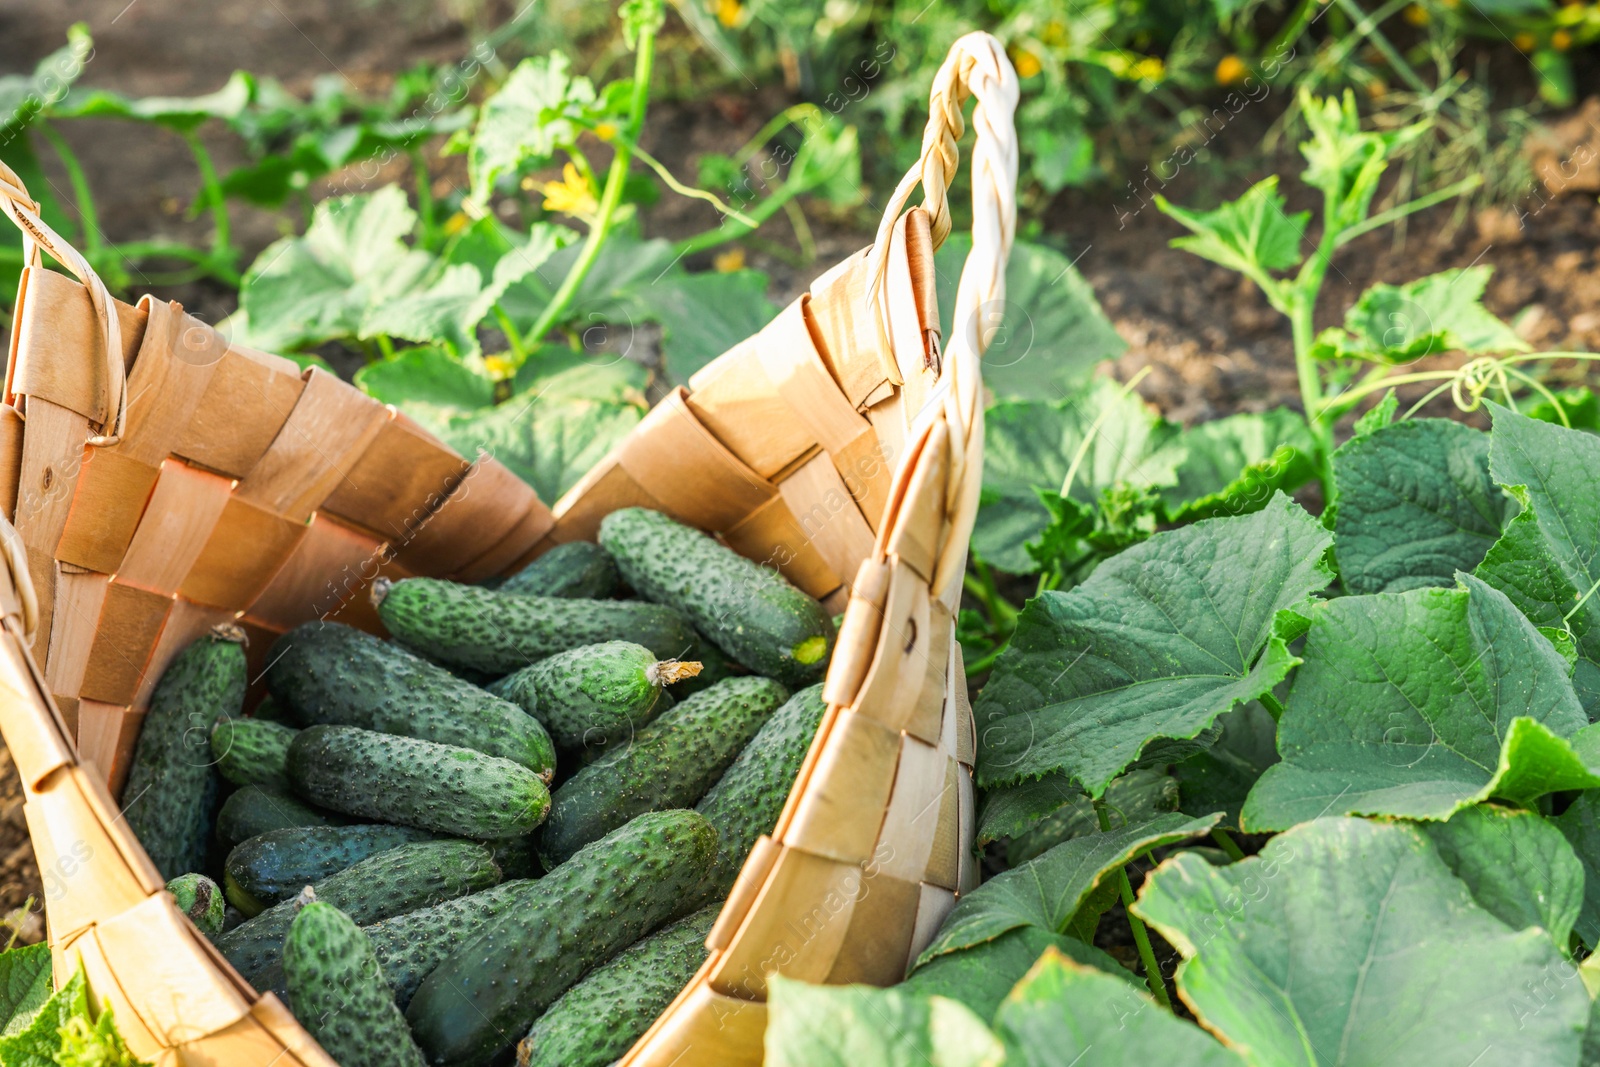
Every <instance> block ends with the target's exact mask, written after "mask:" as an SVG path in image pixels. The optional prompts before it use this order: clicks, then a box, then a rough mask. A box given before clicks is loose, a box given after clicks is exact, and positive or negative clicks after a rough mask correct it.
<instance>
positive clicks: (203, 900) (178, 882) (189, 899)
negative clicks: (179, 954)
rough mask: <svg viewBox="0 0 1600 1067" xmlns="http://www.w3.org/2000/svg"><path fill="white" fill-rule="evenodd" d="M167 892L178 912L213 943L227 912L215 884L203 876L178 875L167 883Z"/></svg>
mask: <svg viewBox="0 0 1600 1067" xmlns="http://www.w3.org/2000/svg"><path fill="white" fill-rule="evenodd" d="M167 892H169V893H171V894H172V896H173V899H174V900H176V901H177V902H178V910H179V911H181V912H183V913H184V914H185V915H187V916H188V917H189V920H190V921H191V922H193V923H194V924H195V926H196V927H197V928H199V930H200V932H201V933H202V934H205V935H206V937H208V938H210V939H211V940H213V941H215V940H216V939H217V935H218V934H220V933H222V922H223V919H224V917H225V916H226V915H227V912H228V904H227V901H225V900H223V899H222V890H221V889H219V888H217V883H215V882H213V881H212V880H211V879H209V878H207V877H206V876H205V875H203V874H180V875H178V877H176V878H174V879H173V880H172V881H170V882H168V883H167Z"/></svg>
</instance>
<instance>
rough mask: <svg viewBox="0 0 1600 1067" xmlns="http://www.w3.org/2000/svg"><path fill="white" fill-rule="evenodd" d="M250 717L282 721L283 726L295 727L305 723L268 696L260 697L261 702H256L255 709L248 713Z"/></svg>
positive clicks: (264, 720) (263, 720)
mask: <svg viewBox="0 0 1600 1067" xmlns="http://www.w3.org/2000/svg"><path fill="white" fill-rule="evenodd" d="M250 718H252V719H259V720H260V721H261V722H276V723H282V724H283V725H284V726H293V727H295V728H296V729H299V728H300V727H302V726H304V725H305V723H303V722H301V721H300V717H299V716H298V715H296V714H295V713H294V712H293V711H291V710H289V709H288V708H286V707H284V706H283V705H282V704H279V703H278V702H277V701H275V700H273V699H272V697H270V696H266V697H262V698H261V703H259V704H257V705H256V708H255V710H254V711H252V712H251V713H250Z"/></svg>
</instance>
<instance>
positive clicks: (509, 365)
mask: <svg viewBox="0 0 1600 1067" xmlns="http://www.w3.org/2000/svg"><path fill="white" fill-rule="evenodd" d="M483 366H484V369H486V370H487V371H488V372H489V377H491V378H493V379H494V380H495V381H497V382H498V381H503V380H504V379H506V378H509V377H511V376H512V375H514V374H516V373H517V365H516V363H514V362H512V359H511V356H510V355H508V354H505V353H501V354H500V355H498V356H484V357H483Z"/></svg>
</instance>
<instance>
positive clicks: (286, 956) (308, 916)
mask: <svg viewBox="0 0 1600 1067" xmlns="http://www.w3.org/2000/svg"><path fill="white" fill-rule="evenodd" d="M283 971H284V976H285V977H286V978H287V979H288V985H289V1005H290V1007H292V1008H293V1009H294V1014H295V1018H296V1019H299V1020H300V1025H302V1026H304V1027H305V1028H306V1029H307V1030H309V1031H310V1032H311V1036H312V1037H314V1038H316V1039H317V1044H319V1045H321V1046H322V1048H323V1051H325V1052H327V1054H328V1055H330V1056H332V1057H333V1058H334V1059H335V1060H337V1061H338V1062H339V1065H340V1067H425V1065H426V1061H425V1060H423V1058H422V1050H421V1049H419V1048H418V1047H417V1043H416V1042H415V1041H413V1040H412V1039H411V1031H410V1030H408V1029H407V1028H406V1020H405V1016H403V1015H401V1014H400V1009H399V1008H397V1007H395V1003H394V997H393V995H391V993H390V992H389V987H388V986H387V985H386V984H385V983H384V981H383V975H382V973H381V972H380V971H379V970H378V961H377V960H376V959H375V958H374V957H373V954H372V945H371V944H370V943H369V942H368V941H367V935H366V934H364V933H362V932H361V928H360V927H359V926H357V925H356V924H355V923H354V922H352V921H351V919H350V917H349V916H348V915H346V914H344V913H343V912H341V911H340V910H339V909H338V908H335V907H333V906H332V905H331V904H324V903H320V902H318V903H312V904H307V905H306V906H305V907H303V908H301V909H300V914H298V915H296V916H295V917H294V922H293V924H291V925H290V927H289V936H288V937H287V938H285V939H284V942H283Z"/></svg>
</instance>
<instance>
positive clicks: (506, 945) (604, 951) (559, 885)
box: [406, 811, 717, 1065]
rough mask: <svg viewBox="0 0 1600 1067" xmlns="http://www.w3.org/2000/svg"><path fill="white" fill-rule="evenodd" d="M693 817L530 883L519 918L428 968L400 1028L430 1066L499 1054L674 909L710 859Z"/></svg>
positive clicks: (656, 823) (630, 830)
mask: <svg viewBox="0 0 1600 1067" xmlns="http://www.w3.org/2000/svg"><path fill="white" fill-rule="evenodd" d="M716 849H717V835H716V831H714V830H712V829H711V824H710V823H708V822H706V821H705V819H704V817H702V816H700V815H698V814H696V813H694V812H692V811H660V812H652V813H650V814H648V815H641V816H640V817H639V818H637V819H635V820H633V821H632V822H631V823H629V824H628V825H626V826H624V827H622V828H621V829H619V830H617V831H616V832H614V833H612V834H610V835H608V836H607V837H605V838H602V839H601V840H599V841H596V842H595V843H594V844H592V845H590V846H589V847H588V848H586V849H583V850H582V851H581V852H579V853H578V854H577V855H575V856H573V857H572V859H570V860H568V861H567V863H566V864H565V865H564V866H563V867H561V868H559V869H557V870H553V871H551V872H550V873H549V874H547V875H545V876H544V877H543V878H541V879H539V881H537V882H535V883H534V886H535V887H536V890H537V892H534V893H531V894H530V895H529V898H528V899H527V900H525V901H524V902H523V904H522V906H521V907H517V908H514V909H512V910H511V911H509V912H508V913H507V914H505V915H503V916H501V917H500V918H499V919H497V920H495V921H494V922H491V923H489V924H488V925H487V926H486V927H485V928H484V929H483V930H482V931H480V932H479V933H478V935H477V936H476V937H474V938H472V939H471V940H469V941H467V942H466V943H465V944H463V945H462V946H461V947H460V948H459V949H457V950H456V951H455V952H454V953H453V954H452V955H451V956H450V958H449V959H447V960H445V961H444V962H443V963H441V964H440V965H439V966H438V967H436V968H435V969H434V971H433V973H432V974H430V975H429V976H428V977H427V979H426V980H425V981H424V982H423V983H422V987H421V988H420V989H418V990H417V995H416V996H415V997H413V998H412V1000H411V1005H410V1007H408V1008H407V1009H406V1018H407V1019H408V1020H409V1021H410V1023H411V1029H412V1033H414V1034H415V1035H416V1038H417V1043H418V1044H420V1045H421V1046H422V1048H423V1051H424V1052H426V1053H427V1054H428V1059H429V1061H430V1062H432V1063H435V1064H452V1065H456V1064H460V1065H465V1064H478V1063H483V1062H487V1061H488V1060H490V1059H492V1058H493V1057H494V1055H495V1054H496V1053H497V1052H499V1051H501V1050H503V1049H505V1048H508V1047H509V1046H510V1045H511V1044H512V1042H514V1041H516V1039H517V1036H518V1035H519V1034H523V1033H526V1032H527V1029H528V1026H529V1025H530V1024H531V1023H532V1022H533V1020H534V1019H535V1018H537V1017H538V1016H539V1014H540V1013H541V1012H543V1011H544V1010H545V1008H547V1007H548V1006H549V1005H550V1004H551V1003H552V1002H553V1001H554V1000H555V999H556V998H557V997H559V996H560V995H561V994H562V993H564V992H566V991H567V990H568V989H569V988H571V986H572V985H573V984H574V983H575V982H577V980H578V979H579V978H581V977H582V976H583V974H584V973H585V972H586V971H588V970H590V969H591V968H592V967H594V966H595V965H596V964H599V963H602V962H604V961H605V960H608V959H610V958H611V957H612V956H614V955H616V953H617V952H619V951H621V950H622V949H624V948H626V947H627V946H629V945H631V944H633V943H634V942H635V941H637V940H639V939H640V938H641V937H644V936H645V935H646V934H649V933H650V932H651V931H652V930H654V929H655V928H656V927H657V926H659V925H660V924H661V923H662V922H664V921H666V919H667V918H668V917H670V916H671V915H673V914H674V913H675V912H676V911H677V910H679V909H680V908H681V907H682V905H683V902H684V900H685V899H686V898H687V897H688V896H689V894H690V893H692V892H693V891H694V889H695V887H696V885H697V884H698V883H699V881H700V878H701V876H702V875H703V874H704V872H705V867H706V865H707V864H708V863H710V862H711V859H712V857H713V856H714V855H715V854H716Z"/></svg>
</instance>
